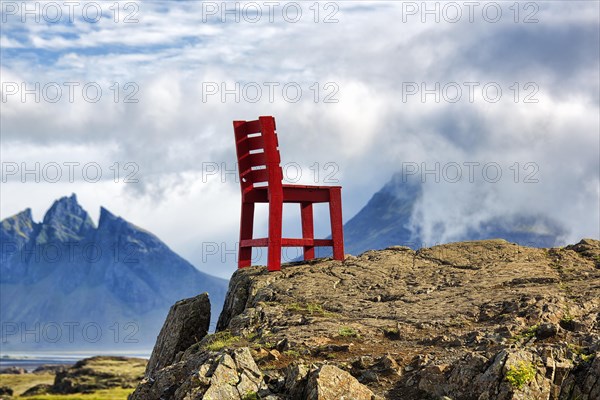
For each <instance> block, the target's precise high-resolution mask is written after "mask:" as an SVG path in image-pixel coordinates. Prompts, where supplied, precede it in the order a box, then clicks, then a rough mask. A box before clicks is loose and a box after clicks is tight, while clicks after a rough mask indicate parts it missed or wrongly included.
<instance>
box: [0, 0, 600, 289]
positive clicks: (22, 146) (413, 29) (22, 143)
mask: <svg viewBox="0 0 600 400" xmlns="http://www.w3.org/2000/svg"><path fill="white" fill-rule="evenodd" d="M114 4H115V3H114V2H71V3H69V2H62V1H57V2H51V1H50V2H47V1H44V2H33V1H31V2H28V3H27V4H26V5H25V4H24V3H22V2H20V1H19V2H12V1H4V0H3V1H2V2H1V6H2V24H1V26H2V30H1V35H0V45H1V56H2V57H1V62H0V73H1V83H2V88H1V91H2V103H0V105H1V107H2V110H1V158H2V190H1V193H0V200H1V206H0V217H1V218H6V217H8V216H10V215H12V214H15V213H17V212H19V211H21V210H22V209H24V208H26V207H31V208H32V209H33V214H34V218H35V219H36V220H41V218H42V217H43V214H44V212H45V211H46V210H47V208H48V207H50V205H51V203H52V201H54V200H55V199H57V198H59V197H61V196H65V195H69V194H71V193H77V195H78V198H79V201H80V203H81V204H82V206H83V207H84V208H85V209H86V210H88V211H89V212H90V214H91V215H92V218H93V219H94V220H95V221H96V222H97V218H98V215H99V207H100V206H101V205H102V206H104V207H106V208H108V209H109V210H111V211H112V212H113V213H115V214H118V215H121V216H122V217H124V218H125V219H127V220H129V221H131V222H133V223H135V224H137V225H139V226H141V227H144V228H146V229H148V230H150V231H151V232H153V233H155V234H157V235H158V236H159V237H160V238H161V239H162V240H164V241H165V242H166V243H167V244H168V245H169V246H170V247H171V248H173V249H174V250H175V251H176V252H178V253H179V254H180V255H182V256H184V257H185V258H187V259H188V260H189V261H191V262H192V263H193V264H194V265H196V266H197V267H198V268H200V269H201V270H203V271H207V272H210V273H213V274H216V275H219V276H223V277H228V276H229V275H230V273H231V272H232V271H233V270H234V269H235V255H233V254H230V253H229V252H228V251H229V250H233V249H234V247H235V242H236V240H237V235H238V223H239V202H240V196H239V186H238V184H237V182H236V178H235V174H234V173H233V172H232V171H235V150H234V146H233V133H232V125H231V121H232V120H235V119H246V120H250V119H255V118H256V117H258V116H259V115H274V116H275V117H276V120H277V127H278V133H279V138H280V144H281V149H282V158H283V163H284V164H285V172H286V177H287V180H288V181H289V182H295V183H307V184H309V183H313V184H316V183H318V184H341V185H342V186H343V188H344V189H343V190H344V191H343V202H344V205H343V206H344V207H343V212H344V219H345V220H348V219H349V218H351V217H352V216H353V215H354V214H355V213H356V212H358V211H359V210H360V208H361V207H362V206H364V205H365V203H366V202H367V201H368V200H369V198H370V197H371V196H372V194H373V193H374V192H376V191H377V190H378V189H379V188H381V186H383V185H384V184H385V183H386V182H387V181H388V180H389V179H390V178H391V176H392V175H393V174H394V173H397V172H400V173H402V172H404V173H405V175H407V176H408V175H409V174H410V175H411V176H416V177H418V178H420V179H422V180H426V182H425V184H424V194H423V199H422V200H421V201H420V203H419V205H418V207H417V211H418V212H417V213H416V214H415V218H414V219H413V221H412V223H413V224H414V225H415V226H417V227H418V228H419V229H420V230H421V231H422V232H423V233H424V235H425V236H424V237H425V238H426V240H427V241H428V243H429V244H434V243H437V242H444V241H450V240H459V239H460V237H461V234H464V232H466V231H467V230H468V229H470V228H472V227H474V226H476V225H477V223H478V222H480V221H484V220H486V219H488V218H490V217H499V216H500V217H501V216H503V215H508V214H514V213H515V212H521V213H525V214H541V215H550V216H552V217H553V218H554V219H556V220H557V221H558V222H559V223H560V224H562V225H563V226H564V227H565V229H566V232H567V233H566V235H565V236H564V238H563V240H564V242H565V243H573V242H576V241H578V240H579V239H580V238H582V237H594V238H598V237H599V236H600V232H599V230H600V227H599V225H600V214H599V206H598V202H599V196H600V188H599V181H600V179H599V169H600V161H599V154H600V143H599V136H600V126H599V124H600V120H599V113H600V110H599V91H600V85H599V81H600V77H599V75H600V72H599V71H600V70H599V69H600V56H599V47H600V40H599V14H600V10H599V3H598V2H597V1H580V2H578V1H542V2H521V3H515V2H513V1H510V2H450V3H447V2H442V3H439V2H427V3H423V2H402V3H400V2H391V1H389V2H371V1H369V2H361V1H342V2H338V1H334V2H304V3H299V2H241V3H237V4H238V5H237V6H236V3H223V2H200V1H143V2H142V1H140V2H134V1H123V2H119V3H118V4H119V7H115V5H114ZM26 7H27V8H26ZM36 163H39V164H36ZM36 165H39V167H37V166H36ZM36 168H38V172H35V171H36ZM436 168H437V171H438V172H437V173H436V172H430V173H428V174H424V173H423V172H424V170H427V171H436ZM27 171H30V172H27ZM31 171H34V172H31ZM57 172H59V173H60V176H57ZM470 172H472V175H473V176H472V179H470V176H469V175H470ZM459 173H460V175H458V174H459ZM499 173H500V175H499ZM436 175H437V176H436ZM297 214H298V210H296V208H292V207H290V208H286V210H285V227H284V233H287V234H289V235H296V234H298V233H299V231H300V229H299V226H298V225H299V224H298V222H299V221H298V215H297ZM316 214H317V224H316V229H317V233H318V234H322V235H323V236H325V235H327V234H328V226H327V225H328V218H327V212H326V209H325V208H318V209H317V212H316ZM265 217H266V209H261V210H260V213H259V214H258V215H257V223H258V227H257V232H256V233H257V234H260V233H261V232H263V233H264V232H265V231H266V225H265V223H266V219H265ZM261 221H262V222H261ZM440 226H443V227H444V229H439V227H440ZM434 227H435V229H434ZM213 243H216V244H218V249H219V250H218V251H219V252H218V254H212V253H214V248H215V245H214V244H213ZM293 255H295V254H293Z"/></svg>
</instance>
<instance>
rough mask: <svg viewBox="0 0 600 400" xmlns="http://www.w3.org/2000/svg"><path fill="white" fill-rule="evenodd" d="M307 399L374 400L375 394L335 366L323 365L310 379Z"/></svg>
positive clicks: (307, 386) (306, 392)
mask: <svg viewBox="0 0 600 400" xmlns="http://www.w3.org/2000/svg"><path fill="white" fill-rule="evenodd" d="M305 399H307V400H372V399H375V394H374V393H373V392H372V391H371V390H370V389H369V388H368V387H366V386H365V385H363V384H362V383H360V382H359V381H358V380H357V379H356V378H355V377H353V376H352V375H350V374H349V373H348V372H346V371H343V370H341V369H339V368H338V367H336V366H333V365H323V366H322V367H321V368H319V369H317V370H316V371H314V372H313V373H311V375H310V377H309V378H308V383H307V385H306V389H305Z"/></svg>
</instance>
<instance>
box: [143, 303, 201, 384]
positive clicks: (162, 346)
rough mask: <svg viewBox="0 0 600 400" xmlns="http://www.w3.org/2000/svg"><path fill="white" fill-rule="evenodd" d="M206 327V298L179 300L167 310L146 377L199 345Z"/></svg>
mask: <svg viewBox="0 0 600 400" xmlns="http://www.w3.org/2000/svg"><path fill="white" fill-rule="evenodd" d="M209 326H210V301H209V300H208V294H207V293H202V294H201V295H199V296H196V297H193V298H190V299H184V300H180V301H178V302H177V303H175V304H174V305H173V306H172V307H171V309H170V310H169V315H167V319H166V321H165V324H164V325H163V327H162V329H161V331H160V334H159V335H158V338H157V339H156V345H155V346H154V349H153V350H152V355H151V356H150V361H148V366H147V367H146V376H150V377H151V376H152V375H153V374H154V372H156V371H157V370H159V369H161V368H164V367H166V366H168V365H170V364H172V363H173V360H174V359H175V356H176V355H177V354H178V353H179V352H183V351H185V350H186V349H187V348H188V347H190V346H191V345H193V344H194V343H197V342H199V341H200V340H201V339H202V338H204V336H206V334H207V333H208V328H209Z"/></svg>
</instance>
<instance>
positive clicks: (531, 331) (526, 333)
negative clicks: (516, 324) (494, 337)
mask: <svg viewBox="0 0 600 400" xmlns="http://www.w3.org/2000/svg"><path fill="white" fill-rule="evenodd" d="M537 330H538V325H533V326H531V327H529V328H527V329H524V330H522V331H521V332H520V333H519V334H517V335H515V336H513V337H512V338H511V340H513V341H519V340H521V339H531V338H532V337H535V335H536V333H537Z"/></svg>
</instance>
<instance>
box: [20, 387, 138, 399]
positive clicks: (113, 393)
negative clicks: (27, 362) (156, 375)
mask: <svg viewBox="0 0 600 400" xmlns="http://www.w3.org/2000/svg"><path fill="white" fill-rule="evenodd" d="M133 390H134V389H123V388H112V389H105V390H98V391H96V392H94V393H90V394H45V395H40V396H27V397H16V398H17V399H22V400H25V399H27V400H127V396H129V395H130V394H131V393H133Z"/></svg>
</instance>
